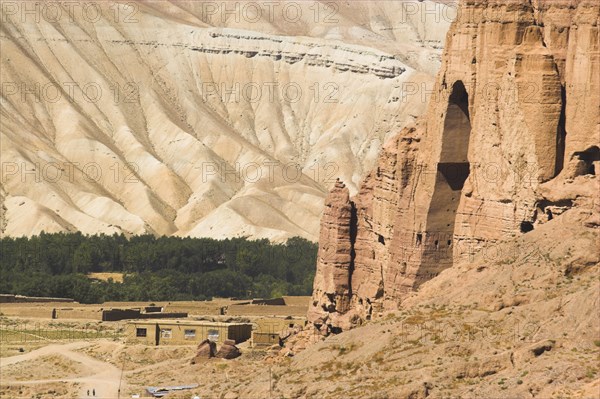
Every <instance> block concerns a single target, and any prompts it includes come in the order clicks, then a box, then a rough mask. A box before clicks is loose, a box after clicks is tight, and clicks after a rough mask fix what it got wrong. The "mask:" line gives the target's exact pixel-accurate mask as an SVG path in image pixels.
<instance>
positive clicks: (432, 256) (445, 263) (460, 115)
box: [423, 81, 471, 277]
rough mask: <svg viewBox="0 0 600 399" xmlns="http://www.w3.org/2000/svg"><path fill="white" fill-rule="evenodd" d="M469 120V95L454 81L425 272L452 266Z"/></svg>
mask: <svg viewBox="0 0 600 399" xmlns="http://www.w3.org/2000/svg"><path fill="white" fill-rule="evenodd" d="M470 135H471V122H470V116H469V96H468V94H467V91H466V90H465V86H464V84H463V83H462V82H461V81H457V82H456V83H454V86H453V87H452V93H451V95H450V98H449V102H448V110H447V112H446V119H445V121H444V132H443V134H442V151H441V155H440V161H439V163H438V166H437V173H436V180H435V187H434V191H433V197H432V200H431V205H430V209H429V215H428V217H427V238H426V240H425V241H426V242H425V245H426V247H425V249H424V251H423V261H424V263H425V264H427V265H429V267H427V266H426V267H427V269H429V270H428V271H425V273H428V274H432V275H431V276H429V277H433V276H434V275H436V274H437V273H439V272H440V271H441V270H443V269H445V268H447V267H450V266H452V245H453V242H454V224H455V221H456V212H457V210H458V205H459V203H460V197H461V192H462V189H463V186H464V184H465V181H466V180H467V178H468V177H469V170H470V165H469V159H468V152H469V138H470Z"/></svg>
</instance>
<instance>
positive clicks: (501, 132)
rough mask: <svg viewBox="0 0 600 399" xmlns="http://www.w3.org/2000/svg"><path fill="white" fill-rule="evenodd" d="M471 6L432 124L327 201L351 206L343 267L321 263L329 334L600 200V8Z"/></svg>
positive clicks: (492, 0) (465, 7) (437, 90)
mask: <svg viewBox="0 0 600 399" xmlns="http://www.w3.org/2000/svg"><path fill="white" fill-rule="evenodd" d="M459 7H460V8H459V10H460V12H459V13H458V15H459V17H458V18H457V20H456V21H455V22H454V23H453V25H452V27H451V29H450V31H449V33H448V35H447V43H446V48H445V51H444V54H443V61H442V68H441V70H440V72H439V74H438V77H437V81H436V85H435V86H434V87H433V88H430V87H428V88H426V90H427V91H428V92H427V93H418V94H416V95H425V94H427V95H428V97H429V98H430V104H429V110H428V113H427V114H426V116H425V117H423V118H422V119H421V120H420V121H419V122H418V123H417V124H416V125H415V126H413V127H410V128H406V129H404V130H403V131H402V132H400V134H399V135H398V136H397V137H395V138H394V139H392V140H391V141H390V142H389V143H388V145H387V146H386V147H385V148H384V149H383V151H382V153H381V155H380V157H379V160H378V163H377V167H376V168H375V170H374V171H373V172H371V173H370V174H369V175H368V176H367V177H366V178H365V180H364V181H363V183H362V185H361V189H360V192H359V193H358V195H357V196H356V197H354V198H352V199H350V198H348V195H347V193H346V192H344V190H343V189H340V188H339V187H341V183H339V184H338V185H336V187H335V188H334V190H333V191H332V192H331V194H330V196H329V197H328V204H338V207H337V208H333V207H328V208H327V209H328V210H330V212H328V211H326V212H325V215H324V216H323V220H322V227H321V229H322V230H321V241H320V254H323V253H327V252H328V251H331V250H332V249H333V253H334V254H336V260H337V262H331V261H329V260H328V258H326V257H324V256H322V255H321V256H319V258H318V265H317V274H316V276H315V285H314V295H313V303H312V306H311V309H310V312H309V318H310V320H311V321H312V322H313V323H314V324H315V326H316V327H317V328H318V329H319V330H320V331H321V332H322V333H325V334H326V333H329V332H332V331H333V332H336V331H339V330H340V329H347V328H350V327H352V326H354V325H357V324H360V323H361V322H362V321H363V320H368V319H370V318H371V317H376V316H378V315H380V314H382V313H383V312H385V311H386V310H393V309H397V308H398V307H399V306H400V304H401V302H402V299H403V298H404V297H405V296H406V294H407V293H409V292H411V291H413V290H416V289H418V288H419V286H420V285H421V284H422V283H423V282H425V281H428V280H430V279H432V278H434V277H435V276H437V275H438V274H439V273H440V272H441V271H443V270H444V269H447V268H449V267H451V266H453V265H454V264H456V263H458V262H469V261H470V260H471V259H472V258H473V256H474V255H475V254H476V253H480V252H482V251H489V252H490V254H491V253H492V252H493V251H494V249H495V248H496V245H497V243H499V242H500V241H503V240H505V239H507V238H510V237H514V236H516V235H519V234H526V233H527V232H529V231H531V230H532V229H535V228H536V226H537V225H539V224H541V223H545V222H546V221H548V220H550V219H551V218H552V217H553V216H554V212H562V211H564V210H565V209H567V208H569V207H572V206H577V205H581V204H584V203H591V202H593V198H594V197H595V196H597V191H596V190H597V185H598V180H597V177H595V173H596V172H597V170H598V165H599V164H598V160H599V150H598V147H599V144H600V140H599V136H598V134H599V133H600V115H599V108H598V104H599V100H600V98H599V93H600V84H599V76H600V60H599V59H598V50H599V48H598V42H599V41H598V34H599V32H598V20H599V13H600V5H598V3H597V2H594V1H587V0H580V1H550V0H537V1H528V2H527V1H525V2H524V1H505V0H502V1H500V0H488V1H479V0H478V1H471V0H463V1H462V2H461V3H460V6H459ZM423 91H425V88H423ZM581 175H586V177H585V178H583V179H580V180H578V182H580V183H581V184H580V185H576V184H569V183H570V182H572V181H573V179H579V177H578V176H581ZM575 186H578V187H579V188H576V187H575ZM583 186H585V187H587V188H581V187H583ZM569 190H570V191H569ZM574 190H575V191H574ZM594 192H596V194H594ZM349 209H355V212H356V221H355V224H352V223H351V224H350V225H348V222H349V218H348V213H349ZM336 212H337V214H338V215H337V222H336V221H335V220H332V218H335V217H336ZM353 229H356V236H355V238H353V237H351V236H350V235H349V234H333V233H335V232H337V231H343V232H347V231H353ZM338 249H343V250H342V251H339V252H338ZM490 256H491V255H490ZM332 265H336V266H338V267H334V266H332ZM346 269H347V270H348V272H346ZM333 270H338V271H340V273H339V276H338V277H339V278H337V279H333V281H335V282H337V284H333V285H332V284H331V281H332V279H331V277H328V276H331V275H332V271H333ZM340 303H343V305H339V304H340Z"/></svg>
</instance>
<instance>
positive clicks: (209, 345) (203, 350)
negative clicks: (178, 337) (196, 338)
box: [192, 339, 217, 364]
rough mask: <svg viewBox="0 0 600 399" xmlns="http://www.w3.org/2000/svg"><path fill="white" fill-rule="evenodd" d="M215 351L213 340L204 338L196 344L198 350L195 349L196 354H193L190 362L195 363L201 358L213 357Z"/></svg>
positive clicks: (201, 359)
mask: <svg viewBox="0 0 600 399" xmlns="http://www.w3.org/2000/svg"><path fill="white" fill-rule="evenodd" d="M216 352H217V344H215V343H214V342H213V341H210V340H208V339H205V340H204V341H202V342H200V344H199V345H198V350H197V351H196V356H194V358H193V359H192V364H197V363H200V362H201V361H203V360H206V359H210V358H212V357H215V354H216Z"/></svg>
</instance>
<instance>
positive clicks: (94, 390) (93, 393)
mask: <svg viewBox="0 0 600 399" xmlns="http://www.w3.org/2000/svg"><path fill="white" fill-rule="evenodd" d="M92 396H96V388H93V389H92Z"/></svg>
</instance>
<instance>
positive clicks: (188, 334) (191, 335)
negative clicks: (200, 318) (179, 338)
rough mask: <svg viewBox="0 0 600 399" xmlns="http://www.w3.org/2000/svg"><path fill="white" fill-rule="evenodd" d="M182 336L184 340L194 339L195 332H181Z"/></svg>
mask: <svg viewBox="0 0 600 399" xmlns="http://www.w3.org/2000/svg"><path fill="white" fill-rule="evenodd" d="M183 336H184V338H185V339H193V338H196V330H185V331H184V332H183Z"/></svg>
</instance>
